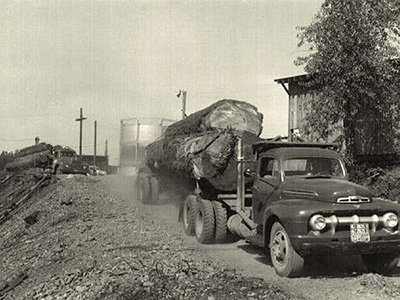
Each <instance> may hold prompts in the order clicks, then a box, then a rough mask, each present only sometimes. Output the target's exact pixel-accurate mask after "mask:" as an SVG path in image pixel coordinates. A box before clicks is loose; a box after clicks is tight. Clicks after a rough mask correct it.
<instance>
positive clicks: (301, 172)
mask: <svg viewBox="0 0 400 300" xmlns="http://www.w3.org/2000/svg"><path fill="white" fill-rule="evenodd" d="M283 172H284V174H285V176H286V177H305V178H316V177H319V178H325V177H326V178H330V177H340V178H342V177H344V176H345V172H344V169H343V166H342V164H341V163H340V161H339V160H338V159H335V158H326V157H302V158H291V159H287V160H285V161H284V163H283Z"/></svg>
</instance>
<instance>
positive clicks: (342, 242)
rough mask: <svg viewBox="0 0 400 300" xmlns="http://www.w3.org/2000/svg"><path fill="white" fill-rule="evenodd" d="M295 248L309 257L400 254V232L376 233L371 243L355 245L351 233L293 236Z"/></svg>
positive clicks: (291, 238) (372, 236)
mask: <svg viewBox="0 0 400 300" xmlns="http://www.w3.org/2000/svg"><path fill="white" fill-rule="evenodd" d="M290 241H291V243H292V246H293V248H294V249H295V250H296V251H297V252H298V253H299V254H300V255H303V256H307V255H352V254H374V253H376V254H378V253H382V254H384V253H398V254H400V232H395V233H389V232H379V233H378V232H376V233H375V234H374V235H371V241H369V242H358V243H353V242H351V240H350V233H349V232H340V233H339V232H338V233H336V234H335V235H332V236H326V235H320V236H318V235H296V236H291V237H290Z"/></svg>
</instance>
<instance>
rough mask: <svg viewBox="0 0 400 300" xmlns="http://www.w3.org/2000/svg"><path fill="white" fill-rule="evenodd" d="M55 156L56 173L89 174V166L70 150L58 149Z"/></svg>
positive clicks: (54, 166)
mask: <svg viewBox="0 0 400 300" xmlns="http://www.w3.org/2000/svg"><path fill="white" fill-rule="evenodd" d="M53 156H54V160H53V172H54V173H63V174H84V175H87V174H89V165H88V164H87V163H85V162H84V161H83V160H82V159H81V158H80V157H79V156H78V155H77V154H76V152H75V151H74V150H72V149H70V148H62V149H56V150H54V154H53Z"/></svg>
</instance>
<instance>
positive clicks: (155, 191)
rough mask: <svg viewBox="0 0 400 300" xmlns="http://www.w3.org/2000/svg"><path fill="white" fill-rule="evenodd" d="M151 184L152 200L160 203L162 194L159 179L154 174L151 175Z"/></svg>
mask: <svg viewBox="0 0 400 300" xmlns="http://www.w3.org/2000/svg"><path fill="white" fill-rule="evenodd" d="M150 184H151V185H150V190H151V202H153V203H158V200H159V195H160V185H159V184H158V179H157V178H156V177H154V176H151V178H150Z"/></svg>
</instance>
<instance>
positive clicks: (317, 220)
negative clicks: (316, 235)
mask: <svg viewBox="0 0 400 300" xmlns="http://www.w3.org/2000/svg"><path fill="white" fill-rule="evenodd" d="M309 224H310V226H311V228H312V229H313V230H317V231H321V230H324V229H325V227H326V219H325V217H324V216H323V215H319V214H317V215H313V216H312V217H311V218H310V222H309Z"/></svg>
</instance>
